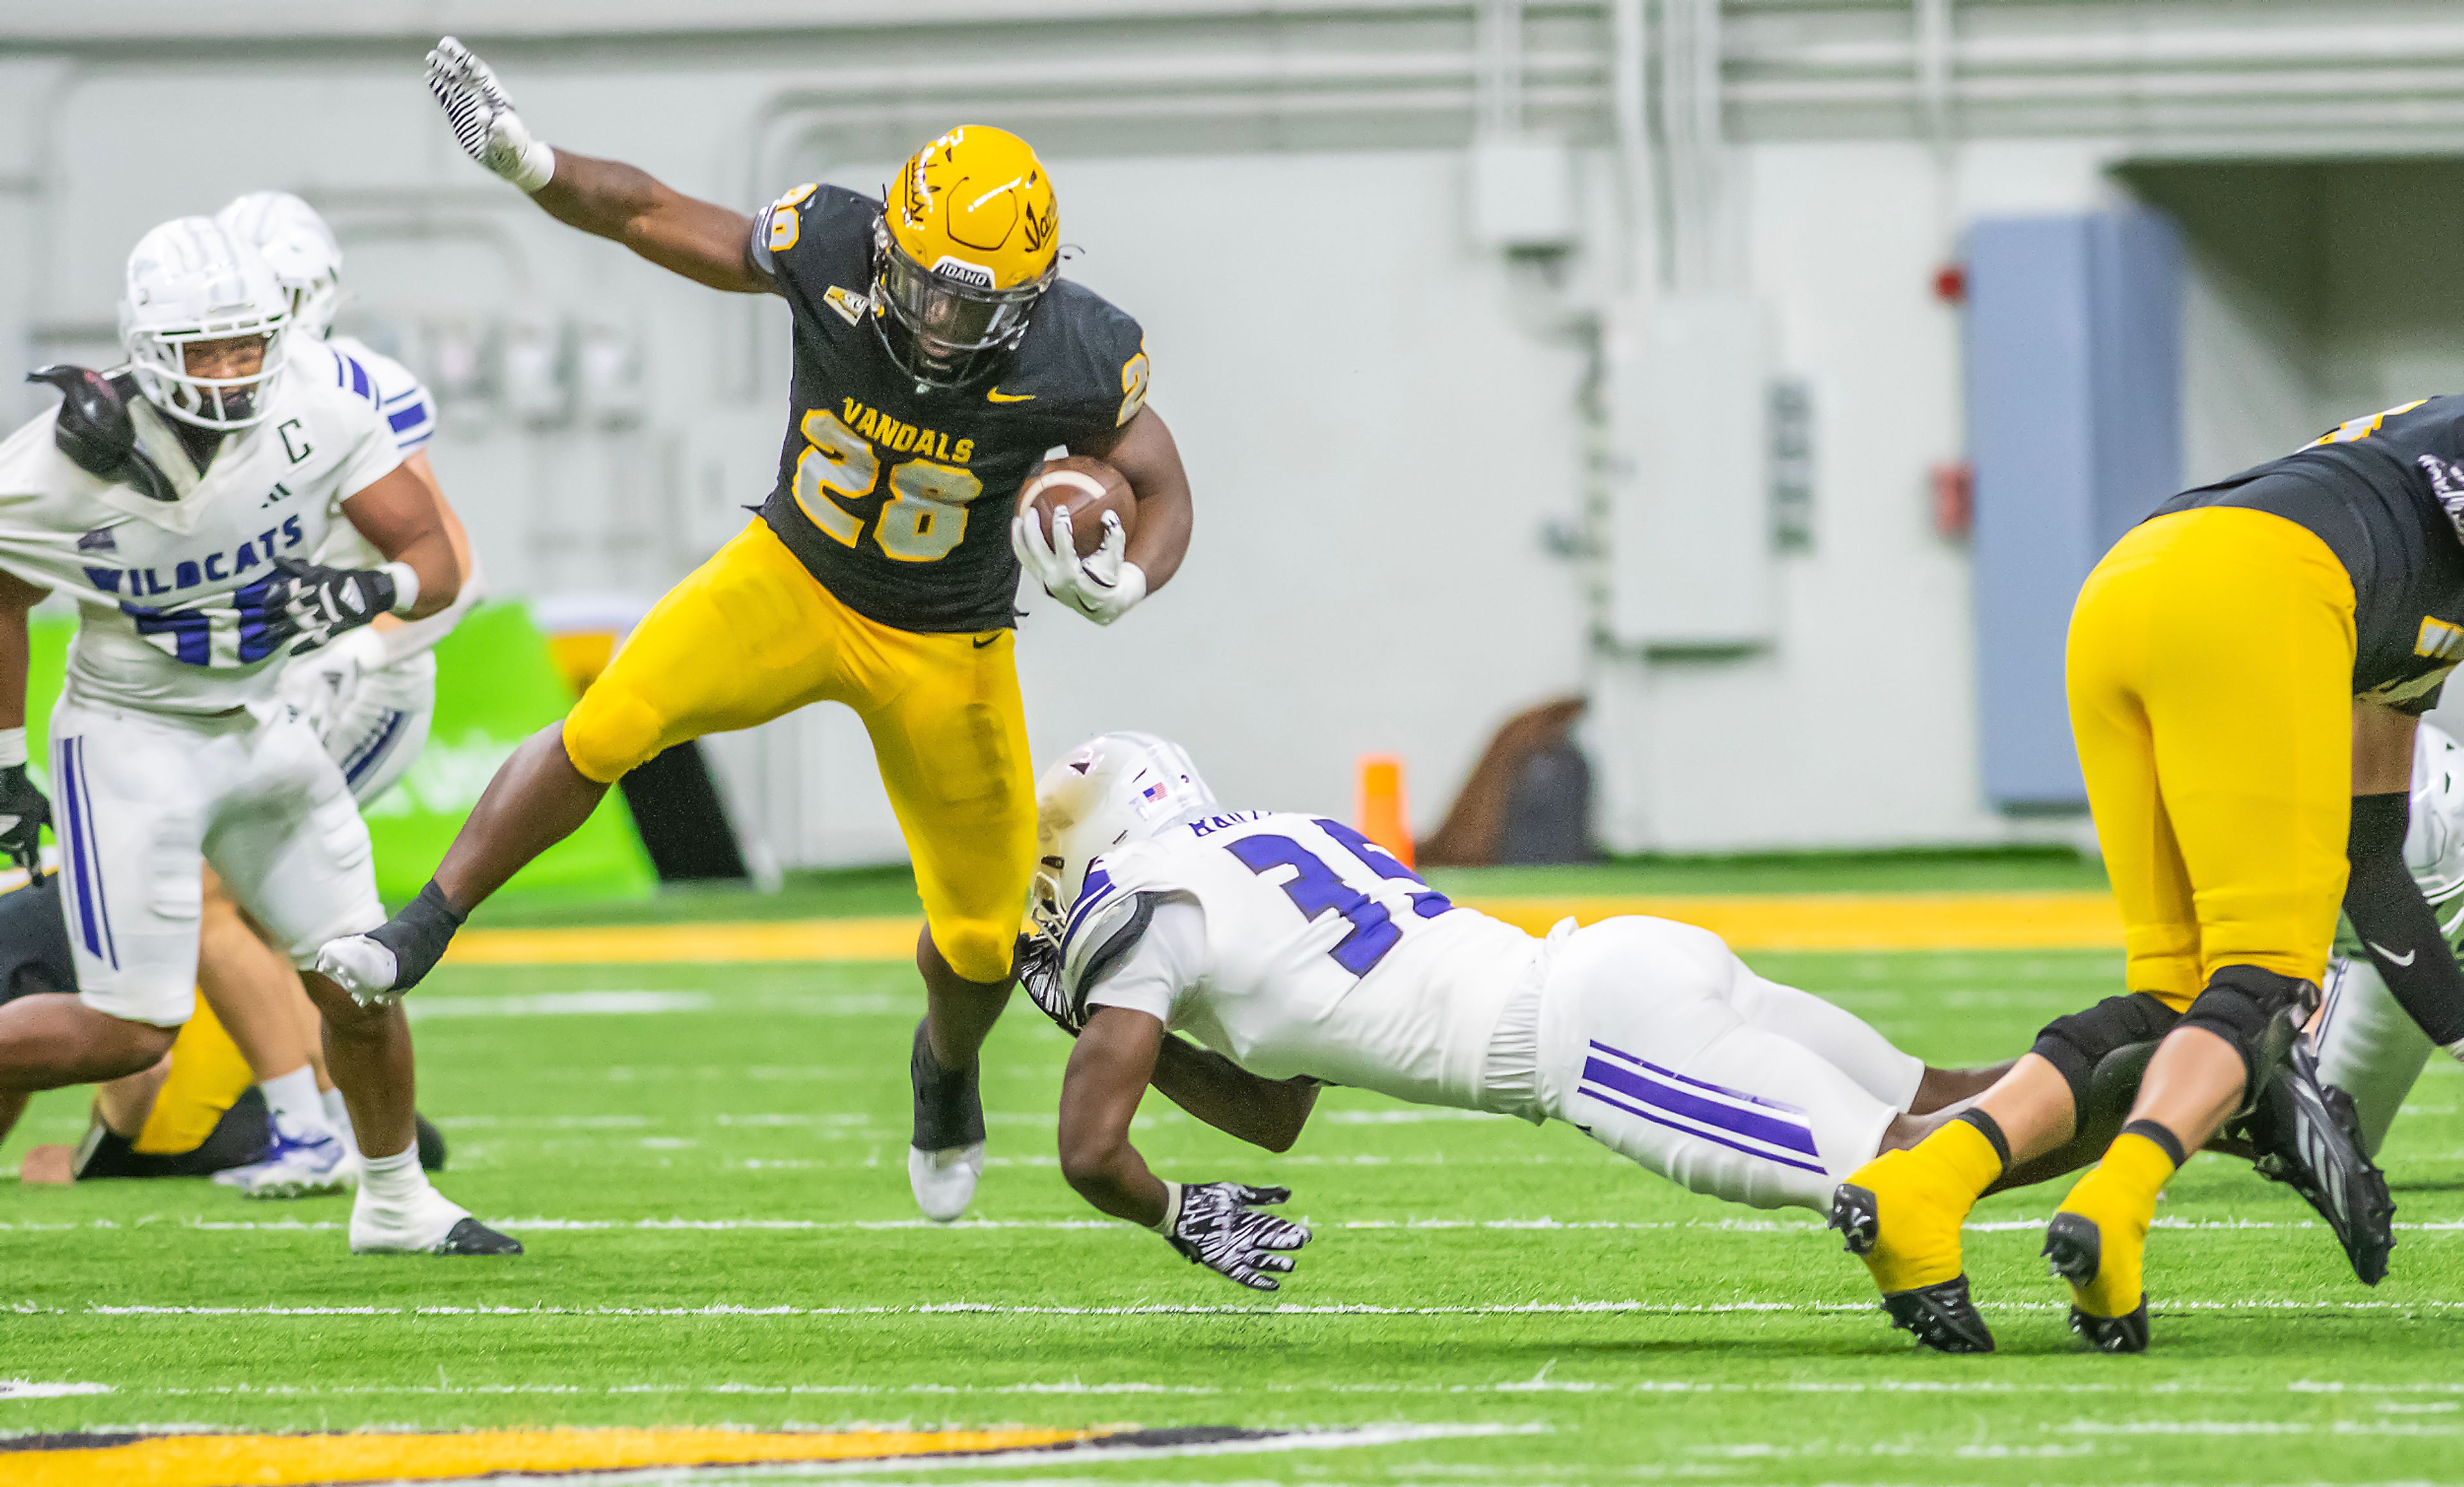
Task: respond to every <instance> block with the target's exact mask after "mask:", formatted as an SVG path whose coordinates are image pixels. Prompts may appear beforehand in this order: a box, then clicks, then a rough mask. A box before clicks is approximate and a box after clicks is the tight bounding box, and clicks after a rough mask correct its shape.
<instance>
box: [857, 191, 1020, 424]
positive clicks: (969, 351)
mask: <svg viewBox="0 0 2464 1487" xmlns="http://www.w3.org/2000/svg"><path fill="white" fill-rule="evenodd" d="M873 259H874V269H873V284H872V294H873V301H874V303H875V304H877V305H879V306H880V307H881V309H882V311H883V313H884V314H886V315H887V316H888V317H890V319H891V320H892V321H894V322H895V323H896V327H897V330H898V332H899V335H897V336H895V337H892V336H888V335H885V336H884V338H883V339H885V340H886V341H888V342H889V344H890V348H891V353H892V354H893V355H895V356H897V357H898V360H899V362H900V364H901V365H902V366H904V367H905V368H906V369H907V371H908V373H909V374H910V375H912V376H913V377H914V379H915V380H916V381H917V382H919V383H926V384H928V385H932V386H941V387H953V386H957V385H960V384H962V383H966V382H968V381H969V380H971V379H972V378H973V376H974V375H975V374H976V373H978V372H979V371H980V370H981V368H982V362H983V361H984V360H985V359H986V358H987V357H990V356H994V355H998V354H1000V353H1001V352H1005V351H1008V350H1010V349H1012V348H1013V347H1015V346H1016V345H1017V344H1018V343H1019V341H1020V340H1021V339H1024V337H1025V335H1026V330H1027V326H1028V324H1029V323H1030V322H1031V321H1032V319H1033V317H1034V315H1035V306H1036V303H1037V301H1039V300H1041V299H1042V298H1043V297H1044V294H1045V291H1046V290H1048V289H1050V288H1051V287H1052V281H1053V280H1054V279H1055V278H1056V277H1058V276H1059V274H1060V271H1061V265H1060V260H1059V259H1058V258H1055V259H1054V260H1053V262H1052V264H1051V266H1050V267H1048V268H1046V269H1045V271H1044V273H1041V274H1039V275H1037V277H1036V278H1035V279H1034V281H1033V282H1031V283H1026V284H1022V285H1019V286H1018V287H1017V288H1015V289H994V288H991V287H990V286H988V285H981V286H979V285H974V284H968V283H964V282H962V281H961V280H959V279H957V278H956V277H954V276H952V274H950V273H946V272H936V271H935V270H932V269H928V268H926V267H925V266H924V265H922V264H920V263H918V262H916V261H915V259H914V258H913V257H912V256H911V255H910V254H909V253H908V252H907V251H906V250H905V249H903V248H901V247H899V246H898V243H897V241H896V240H895V239H893V238H892V237H891V235H890V229H889V226H888V224H887V223H886V222H885V223H877V224H876V225H875V226H874V229H873ZM884 329H885V331H886V330H887V329H888V327H884ZM902 342H904V345H903V346H902V344H901V343H902Z"/></svg>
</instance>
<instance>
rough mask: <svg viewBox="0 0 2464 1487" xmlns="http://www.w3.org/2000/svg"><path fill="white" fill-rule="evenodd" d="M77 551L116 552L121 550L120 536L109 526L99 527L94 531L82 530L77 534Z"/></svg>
mask: <svg viewBox="0 0 2464 1487" xmlns="http://www.w3.org/2000/svg"><path fill="white" fill-rule="evenodd" d="M77 551H78V552H80V553H116V552H119V551H120V538H119V537H118V536H114V535H113V533H112V530H111V529H110V528H109V527H97V528H95V529H94V530H93V531H92V532H80V533H78V534H77Z"/></svg>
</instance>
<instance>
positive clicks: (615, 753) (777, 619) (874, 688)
mask: <svg viewBox="0 0 2464 1487" xmlns="http://www.w3.org/2000/svg"><path fill="white" fill-rule="evenodd" d="M1017 640H1018V637H1017V633H1016V632H1015V631H1011V630H996V631H993V632H991V633H989V634H957V635H924V634H917V633H915V632H913V631H909V630H899V629H893V628H891V627H890V626H889V625H886V624H880V623H875V622H873V621H871V620H868V619H866V618H865V617H864V616H862V615H860V614H857V613H856V612H855V611H854V610H852V609H849V608H847V606H846V605H845V604H843V603H841V602H840V601H838V600H837V599H836V598H835V597H833V596H832V595H831V594H830V592H829V591H828V590H827V589H825V588H824V587H822V585H821V584H820V583H818V582H817V581H815V580H814V579H813V576H812V575H811V574H809V573H807V572H805V571H804V567H803V564H802V563H799V562H798V561H797V560H796V558H795V557H794V555H792V554H790V553H789V552H788V551H787V548H786V545H785V544H784V543H782V542H781V541H780V540H779V538H778V536H777V535H776V534H774V533H773V532H771V530H770V528H769V526H768V524H767V523H764V522H760V521H756V522H754V523H753V524H752V525H750V526H748V527H746V528H745V529H744V531H743V532H742V533H741V534H739V535H738V536H737V537H736V539H735V540H734V541H731V542H729V543H728V544H727V545H726V546H725V547H723V548H720V549H719V550H718V552H717V553H716V554H715V555H714V556H713V557H712V558H711V559H710V560H709V561H708V562H706V563H703V564H702V565H701V566H700V567H699V568H697V569H695V570H693V573H691V574H690V575H688V576H687V577H686V578H685V580H684V581H683V582H681V583H679V584H677V585H676V586H675V587H674V588H673V589H671V590H669V592H668V595H667V597H666V598H665V599H662V600H660V601H659V602H658V604H657V605H656V606H655V607H653V608H652V609H651V610H650V612H649V614H648V615H646V616H644V617H643V620H642V623H640V624H639V625H637V626H635V628H634V630H633V633H632V634H631V635H630V636H628V637H627V639H626V642H625V645H624V647H623V648H622V649H620V650H618V651H617V652H616V655H615V658H614V659H613V660H611V661H610V662H608V664H607V668H606V670H605V671H603V672H602V673H600V676H599V679H598V680H597V681H595V682H593V683H592V684H591V685H590V689H589V690H587V691H585V692H583V694H582V700H581V701H580V702H579V703H577V704H575V705H574V709H573V711H572V712H571V713H570V714H569V715H567V716H566V718H565V720H564V752H565V754H566V755H567V756H568V757H570V758H571V759H572V760H573V766H574V768H576V769H578V770H580V771H581V772H582V773H583V774H584V775H586V776H589V777H590V778H592V779H595V780H599V781H601V782H603V783H608V782H613V781H614V780H615V779H616V778H617V776H621V775H623V774H624V773H625V772H626V771H627V770H630V769H632V768H633V767H634V766H635V765H637V764H640V763H641V762H642V761H643V760H645V759H648V758H649V757H650V756H651V755H652V754H657V753H658V752H659V751H660V750H662V749H666V748H670V747H671V746H673V745H675V744H679V743H682V742H684V741H685V740H687V739H690V738H698V737H700V736H701V735H702V734H704V733H726V732H729V731H730V730H734V729H739V728H751V727H754V726H755V725H757V724H760V723H767V722H769V721H770V720H771V719H772V718H775V717H779V716H781V715H782V714H785V713H788V712H792V711H796V710H797V709H799V708H802V707H804V706H807V705H808V704H811V703H816V702H843V703H845V704H847V706H848V707H849V708H852V709H853V710H854V711H855V712H856V715H857V716H859V717H861V718H863V719H864V726H865V731H866V732H867V733H869V734H870V735H871V737H872V753H873V758H874V760H875V762H876V763H877V764H878V765H879V767H880V770H881V782H882V785H883V786H884V787H885V788H886V789H887V790H888V792H889V795H890V803H891V808H892V809H893V810H895V811H896V812H897V814H898V825H899V829H900V831H901V832H902V833H904V835H905V836H906V839H907V850H908V853H909V855H910V856H911V857H912V858H913V861H914V864H915V886H916V890H917V892H918V893H919V894H920V895H921V896H922V898H923V900H924V917H925V920H926V922H927V923H928V924H929V925H930V926H931V929H932V932H933V943H934V944H935V945H936V946H938V947H939V948H940V951H941V954H942V957H943V958H944V959H946V960H948V961H949V963H950V966H951V969H953V970H955V971H956V972H957V973H958V974H960V975H962V976H965V977H966V978H967V979H968V980H971V981H998V980H1000V979H1001V978H1002V977H1004V976H1007V975H1008V974H1009V972H1010V951H1011V950H1012V949H1013V947H1014V946H1015V944H1016V942H1017V939H1018V931H1019V922H1020V920H1021V918H1022V917H1023V915H1024V913H1025V908H1026V891H1027V884H1028V880H1029V878H1030V876H1031V875H1032V874H1033V872H1034V866H1035V779H1034V774H1033V770H1032V768H1031V766H1030V762H1029V756H1028V754H1027V744H1026V707H1025V703H1024V702H1023V699H1022V698H1021V697H1020V695H1019V689H1018V669H1017V666H1016V661H1015V657H1016V647H1017Z"/></svg>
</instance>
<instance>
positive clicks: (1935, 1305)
mask: <svg viewBox="0 0 2464 1487" xmlns="http://www.w3.org/2000/svg"><path fill="white" fill-rule="evenodd" d="M1882 1310H1884V1311H1886V1312H1889V1313H1890V1314H1891V1325H1893V1326H1895V1327H1901V1328H1904V1329H1905V1330H1907V1331H1910V1332H1913V1333H1915V1334H1916V1338H1917V1341H1918V1342H1919V1343H1922V1344H1924V1345H1925V1346H1927V1347H1930V1348H1932V1349H1933V1350H1934V1351H1935V1352H1938V1353H1990V1352H1991V1351H1993V1333H1992V1331H1991V1329H1990V1328H1988V1327H1987V1326H1986V1325H1985V1319H1984V1318H1983V1317H1981V1316H1979V1315H1977V1311H1976V1302H1975V1301H1971V1300H1969V1295H1968V1278H1967V1277H1966V1276H1953V1277H1951V1278H1950V1279H1947V1280H1944V1281H1940V1282H1937V1283H1936V1284H1933V1285H1921V1286H1918V1287H1917V1288H1916V1289H1915V1290H1913V1291H1891V1292H1887V1293H1885V1294H1884V1295H1883V1297H1882Z"/></svg>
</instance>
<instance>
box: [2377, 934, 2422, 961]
mask: <svg viewBox="0 0 2464 1487" xmlns="http://www.w3.org/2000/svg"><path fill="white" fill-rule="evenodd" d="M2362 943H2363V944H2365V945H2367V946H2368V947H2369V948H2370V949H2372V950H2374V951H2378V953H2379V956H2380V958H2381V959H2383V960H2385V961H2386V962H2387V964H2388V965H2390V966H2409V965H2411V964H2412V957H2413V956H2415V955H2418V954H2420V953H2421V951H2417V950H2409V951H2405V952H2404V953H2403V954H2401V955H2399V954H2397V953H2396V952H2395V951H2391V950H2389V949H2387V947H2386V946H2384V945H2381V944H2380V943H2379V942H2378V941H2376V940H2365V941H2363V942H2362Z"/></svg>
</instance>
